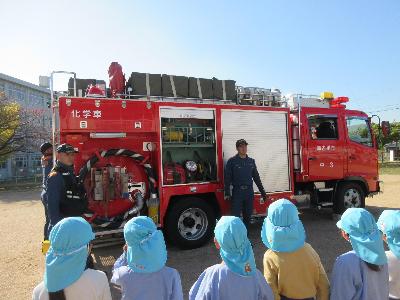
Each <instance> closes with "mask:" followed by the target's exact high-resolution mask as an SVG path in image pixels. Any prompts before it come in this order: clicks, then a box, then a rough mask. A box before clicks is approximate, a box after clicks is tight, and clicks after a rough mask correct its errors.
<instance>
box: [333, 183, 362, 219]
mask: <svg viewBox="0 0 400 300" xmlns="http://www.w3.org/2000/svg"><path fill="white" fill-rule="evenodd" d="M350 207H361V208H363V207H365V193H364V190H363V189H362V187H361V186H360V184H358V183H356V182H343V183H340V184H339V186H338V189H337V191H336V195H335V203H334V205H333V211H334V212H335V213H336V214H342V213H343V212H344V211H345V210H346V209H347V208H350Z"/></svg>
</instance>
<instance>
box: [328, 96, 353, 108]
mask: <svg viewBox="0 0 400 300" xmlns="http://www.w3.org/2000/svg"><path fill="white" fill-rule="evenodd" d="M347 102H349V97H337V98H335V99H333V100H331V103H330V106H331V108H346V105H344V104H343V103H347Z"/></svg>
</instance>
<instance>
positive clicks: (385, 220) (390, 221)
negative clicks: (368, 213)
mask: <svg viewBox="0 0 400 300" xmlns="http://www.w3.org/2000/svg"><path fill="white" fill-rule="evenodd" d="M377 224H378V228H379V230H381V231H382V232H383V234H385V235H386V242H387V244H388V247H389V249H390V251H392V253H393V254H394V256H396V257H397V258H398V259H400V210H384V211H383V212H382V214H381V215H380V217H379V219H378V223H377Z"/></svg>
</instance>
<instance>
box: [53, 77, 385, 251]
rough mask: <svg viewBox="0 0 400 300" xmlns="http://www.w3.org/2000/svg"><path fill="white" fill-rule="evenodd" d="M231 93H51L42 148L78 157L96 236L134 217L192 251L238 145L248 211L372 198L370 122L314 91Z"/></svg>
mask: <svg viewBox="0 0 400 300" xmlns="http://www.w3.org/2000/svg"><path fill="white" fill-rule="evenodd" d="M148 78H149V76H147V77H146V84H147V88H148V87H149V80H148ZM170 79H171V80H172V78H170ZM76 80H77V79H76V78H75V79H74V85H73V86H74V95H77V93H76ZM198 82H199V81H198ZM111 86H112V85H111ZM236 89H237V98H236V100H235V101H231V100H229V99H228V100H226V99H204V97H203V98H201V97H199V98H189V97H188V98H182V97H163V96H152V95H149V93H147V95H134V96H132V94H129V95H127V94H126V93H125V94H116V93H115V91H114V92H113V93H112V95H113V97H105V96H104V92H105V91H104V89H103V91H98V89H97V92H96V91H95V92H96V93H95V94H93V93H91V92H89V93H88V94H87V95H86V96H83V95H80V96H78V97H77V96H69V95H66V96H59V97H56V96H54V97H53V100H52V109H53V117H54V120H53V134H54V142H55V143H56V144H57V143H61V142H66V143H70V144H72V145H73V146H74V147H76V149H77V150H79V153H78V154H77V155H76V161H75V171H76V173H77V174H79V180H80V182H81V183H82V184H84V186H85V189H86V192H87V197H88V200H89V210H90V213H88V214H86V215H85V217H86V218H87V220H88V221H89V222H90V223H92V225H93V227H94V229H95V231H96V235H97V236H107V235H108V236H110V235H112V234H115V233H120V232H121V231H122V228H123V225H124V224H125V223H126V221H127V220H128V219H129V218H131V217H133V216H136V215H138V214H141V215H149V216H150V217H152V218H153V220H154V221H155V222H156V223H157V224H158V225H159V226H160V227H161V228H163V230H164V231H165V233H166V237H167V239H168V240H169V241H171V242H172V243H174V244H177V245H179V246H180V247H183V248H194V247H198V246H200V245H202V244H204V243H205V242H206V241H207V240H208V239H209V238H210V237H211V236H212V231H213V228H214V226H215V222H216V220H217V219H218V218H219V217H220V216H221V215H226V214H229V211H230V203H229V202H227V201H225V200H224V183H223V182H224V164H225V163H226V161H227V160H228V159H229V158H230V157H231V156H233V155H235V153H236V149H235V141H236V140H238V139H240V138H245V139H246V140H247V142H248V143H249V147H248V150H249V156H251V157H253V158H254V159H255V160H256V163H257V167H258V171H259V173H260V177H261V179H262V182H263V184H264V187H265V189H266V191H267V194H268V200H267V201H266V202H265V203H264V202H263V200H262V199H261V197H260V194H259V193H258V190H257V188H256V187H255V195H254V215H255V216H262V215H265V213H266V209H267V207H268V205H269V204H270V203H271V202H272V201H274V200H276V199H279V198H282V197H285V198H288V199H291V200H292V201H293V202H295V203H297V205H298V206H300V207H320V208H321V207H332V208H333V210H334V211H335V212H336V213H341V212H343V211H344V210H345V209H346V208H347V207H363V206H364V205H365V202H364V201H365V197H366V196H368V195H372V194H374V193H377V192H379V191H380V187H379V177H378V155H377V147H376V144H377V142H376V140H375V137H374V135H373V133H372V130H371V124H370V120H369V118H368V116H367V114H365V113H363V112H361V111H356V110H347V109H346V108H345V106H344V104H343V103H344V102H346V101H348V99H347V98H344V97H339V98H333V96H332V95H331V94H330V93H325V94H324V95H322V97H306V96H302V95H291V96H288V97H286V99H284V100H285V101H282V98H279V101H275V100H276V99H275V98H274V99H273V100H271V99H272V98H271V97H270V96H271V95H273V94H274V93H275V96H276V94H277V93H278V92H279V91H271V90H268V93H265V91H266V90H261V89H258V90H257V89H255V88H252V89H247V90H246V89H244V88H240V87H237V88H236ZM125 91H126V89H125ZM52 94H53V95H54V93H52ZM201 94H202V93H200V95H201ZM223 94H224V97H225V91H224V92H223ZM267 94H268V95H267ZM174 96H176V91H175V90H174ZM268 97H269V98H268ZM282 106H286V107H282Z"/></svg>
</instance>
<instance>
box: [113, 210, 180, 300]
mask: <svg viewBox="0 0 400 300" xmlns="http://www.w3.org/2000/svg"><path fill="white" fill-rule="evenodd" d="M124 237H125V241H126V245H127V247H126V251H124V253H123V254H122V256H121V257H120V258H119V259H118V260H117V261H116V262H115V264H114V268H113V274H112V278H111V282H112V283H114V284H117V285H119V286H121V288H122V300H128V299H157V300H182V299H183V295H182V286H181V278H180V276H179V273H178V271H177V270H175V269H172V268H169V267H166V266H165V263H166V261H167V249H166V246H165V241H164V236H163V234H162V232H161V231H160V230H157V227H156V226H155V224H154V222H153V220H152V219H150V218H148V217H144V216H141V217H136V218H133V219H131V220H129V221H128V222H127V223H126V224H125V226H124Z"/></svg>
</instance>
